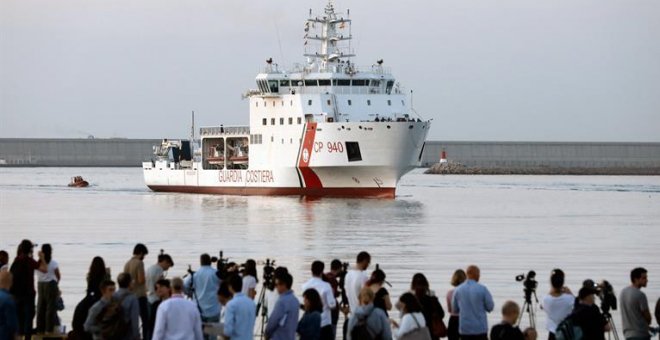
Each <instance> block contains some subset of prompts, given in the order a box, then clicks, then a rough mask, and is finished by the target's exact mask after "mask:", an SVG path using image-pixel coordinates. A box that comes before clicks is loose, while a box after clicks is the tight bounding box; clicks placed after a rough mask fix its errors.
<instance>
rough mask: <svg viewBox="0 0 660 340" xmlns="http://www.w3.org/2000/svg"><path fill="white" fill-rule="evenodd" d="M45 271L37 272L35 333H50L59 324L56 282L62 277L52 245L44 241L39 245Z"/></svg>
mask: <svg viewBox="0 0 660 340" xmlns="http://www.w3.org/2000/svg"><path fill="white" fill-rule="evenodd" d="M41 252H42V253H43V254H44V261H45V262H46V266H47V271H46V272H45V273H41V272H37V290H38V292H39V295H38V300H37V333H40V334H42V333H50V332H52V331H53V328H54V327H55V326H58V325H59V324H60V322H59V318H58V317H57V306H56V304H57V298H58V297H59V294H60V289H59V287H58V283H59V282H60V280H61V279H62V276H61V275H60V267H59V265H58V263H57V261H55V260H53V247H51V245H50V244H48V243H46V244H44V245H42V246H41Z"/></svg>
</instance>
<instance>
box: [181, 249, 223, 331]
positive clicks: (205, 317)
mask: <svg viewBox="0 0 660 340" xmlns="http://www.w3.org/2000/svg"><path fill="white" fill-rule="evenodd" d="M199 263H200V267H199V269H198V270H197V271H196V272H193V271H190V275H188V276H187V277H186V279H185V280H184V282H183V287H184V290H185V292H186V295H188V296H190V297H191V298H192V300H193V301H194V302H196V303H197V308H198V309H199V311H200V313H201V315H202V322H203V323H210V322H219V321H220V303H218V298H217V296H216V293H217V292H218V288H219V287H220V279H219V278H218V275H217V274H216V270H215V269H214V268H213V267H211V264H212V262H211V256H209V254H202V255H201V256H200V257H199Z"/></svg>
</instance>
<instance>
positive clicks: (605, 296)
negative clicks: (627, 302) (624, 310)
mask: <svg viewBox="0 0 660 340" xmlns="http://www.w3.org/2000/svg"><path fill="white" fill-rule="evenodd" d="M594 288H596V291H597V293H598V298H599V299H600V309H601V310H602V311H603V314H609V312H610V310H616V308H617V302H616V295H615V294H614V287H612V285H611V284H610V283H609V282H607V280H603V281H601V282H600V283H598V284H594Z"/></svg>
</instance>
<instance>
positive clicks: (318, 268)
mask: <svg viewBox="0 0 660 340" xmlns="http://www.w3.org/2000/svg"><path fill="white" fill-rule="evenodd" d="M324 268H325V266H324V265H323V262H321V261H314V262H312V268H311V270H312V278H311V279H309V281H307V282H305V283H304V284H303V285H302V290H303V291H306V290H307V289H310V288H312V289H315V290H316V291H317V292H318V293H319V296H321V301H322V302H323V313H321V340H329V339H333V337H334V333H333V332H332V316H331V315H330V313H331V310H332V309H335V308H337V300H336V299H335V295H334V294H333V293H332V286H330V284H329V283H327V282H325V281H323V279H322V276H323V269H324Z"/></svg>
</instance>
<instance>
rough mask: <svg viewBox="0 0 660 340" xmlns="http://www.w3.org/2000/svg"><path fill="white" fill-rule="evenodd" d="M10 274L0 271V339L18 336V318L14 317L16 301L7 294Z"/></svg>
mask: <svg viewBox="0 0 660 340" xmlns="http://www.w3.org/2000/svg"><path fill="white" fill-rule="evenodd" d="M12 280H13V278H12V275H11V273H10V272H8V271H3V272H0V315H2V318H0V339H15V338H18V336H17V335H18V319H17V318H16V303H14V298H13V297H12V296H11V294H9V289H11V284H12Z"/></svg>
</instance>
